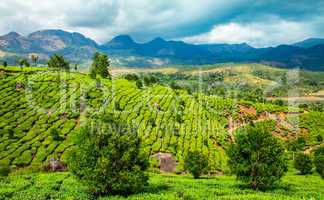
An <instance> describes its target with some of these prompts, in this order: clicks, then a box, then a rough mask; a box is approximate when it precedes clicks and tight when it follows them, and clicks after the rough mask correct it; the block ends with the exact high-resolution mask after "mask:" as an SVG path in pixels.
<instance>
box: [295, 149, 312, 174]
mask: <svg viewBox="0 0 324 200" xmlns="http://www.w3.org/2000/svg"><path fill="white" fill-rule="evenodd" d="M294 166H295V168H296V169H297V170H299V171H300V173H301V174H302V175H305V174H310V173H311V172H312V169H313V161H312V159H311V157H310V155H306V154H304V153H298V154H297V155H296V157H295V161H294Z"/></svg>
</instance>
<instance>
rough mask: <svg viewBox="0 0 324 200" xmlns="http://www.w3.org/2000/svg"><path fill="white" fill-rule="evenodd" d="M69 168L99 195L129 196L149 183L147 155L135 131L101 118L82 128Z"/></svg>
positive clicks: (110, 118) (70, 157) (109, 119)
mask: <svg viewBox="0 0 324 200" xmlns="http://www.w3.org/2000/svg"><path fill="white" fill-rule="evenodd" d="M75 144H76V146H75V148H74V150H73V151H72V153H71V154H70V156H69V159H68V166H69V169H70V170H71V171H72V173H73V174H74V175H76V176H77V177H78V178H79V179H80V180H81V181H82V182H84V183H86V184H87V185H89V187H90V188H91V190H92V191H93V192H94V193H96V194H121V195H128V194H131V193H135V192H138V191H140V190H141V189H142V188H143V186H144V185H145V184H147V180H148V177H147V176H146V175H145V174H144V170H146V169H147V167H148V161H147V159H146V158H147V156H144V154H143V152H141V149H140V139H139V138H138V137H137V134H136V130H135V129H133V128H131V127H129V126H126V125H125V124H122V123H120V122H117V121H116V120H114V119H113V118H112V117H111V116H110V115H100V116H99V117H98V118H97V119H94V120H93V121H92V123H89V124H87V125H86V126H85V127H83V128H82V130H81V131H80V133H79V134H78V135H77V136H76V141H75Z"/></svg>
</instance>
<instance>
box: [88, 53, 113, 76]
mask: <svg viewBox="0 0 324 200" xmlns="http://www.w3.org/2000/svg"><path fill="white" fill-rule="evenodd" d="M109 65H110V62H109V59H108V56H107V55H106V54H101V53H95V54H94V56H93V61H92V65H91V69H90V76H91V77H92V78H96V76H97V75H100V76H101V77H102V78H111V75H110V74H109V72H108V67H109Z"/></svg>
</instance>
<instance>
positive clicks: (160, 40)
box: [149, 37, 166, 43]
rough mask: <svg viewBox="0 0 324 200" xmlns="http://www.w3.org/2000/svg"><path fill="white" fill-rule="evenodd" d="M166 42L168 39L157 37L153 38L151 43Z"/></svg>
mask: <svg viewBox="0 0 324 200" xmlns="http://www.w3.org/2000/svg"><path fill="white" fill-rule="evenodd" d="M164 42H166V40H164V39H163V38H161V37H156V38H154V39H153V40H151V41H150V42H149V43H164Z"/></svg>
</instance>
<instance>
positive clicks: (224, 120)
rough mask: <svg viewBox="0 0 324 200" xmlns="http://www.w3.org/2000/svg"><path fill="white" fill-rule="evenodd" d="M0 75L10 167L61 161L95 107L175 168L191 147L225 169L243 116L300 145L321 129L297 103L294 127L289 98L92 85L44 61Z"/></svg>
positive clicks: (5, 158)
mask: <svg viewBox="0 0 324 200" xmlns="http://www.w3.org/2000/svg"><path fill="white" fill-rule="evenodd" d="M0 76H1V79H0V83H1V84H0V97H1V99H0V163H2V164H7V165H11V166H13V167H17V168H21V167H34V168H37V167H40V166H42V164H43V163H44V162H47V161H48V160H49V159H51V158H52V157H54V158H56V159H60V160H62V161H65V159H66V156H67V153H68V152H69V149H70V148H71V147H72V146H73V136H74V135H75V134H76V133H77V131H78V130H79V129H80V127H81V126H82V124H83V123H84V122H85V121H86V120H89V119H91V117H92V116H93V115H95V114H97V113H101V112H105V113H111V114H112V115H113V116H114V117H115V118H117V119H118V120H120V121H123V122H125V123H127V124H129V125H134V126H136V127H137V130H138V135H139V136H140V137H141V138H142V141H143V147H144V148H145V149H146V152H147V153H148V155H154V154H156V153H159V152H163V153H170V154H171V155H172V156H173V157H174V159H175V160H176V161H177V162H178V163H179V165H178V168H177V170H179V171H181V170H182V167H183V158H184V156H185V155H186V154H187V152H188V151H189V150H194V149H200V150H202V151H203V152H204V154H206V155H207V156H208V158H209V162H210V165H211V170H212V171H214V172H217V171H224V170H226V156H225V152H224V151H225V149H226V146H227V145H228V144H229V143H230V142H231V141H232V140H233V134H234V132H235V130H236V129H238V128H240V127H242V126H245V125H247V124H249V123H248V121H249V120H253V121H255V122H264V123H265V124H266V125H267V124H268V125H269V127H270V126H273V125H275V127H276V128H275V129H274V130H273V131H274V134H275V135H276V136H277V137H279V138H281V139H283V140H284V141H291V140H292V141H293V140H294V139H296V138H297V136H301V135H303V136H305V137H306V138H307V140H306V147H307V148H308V147H311V146H313V145H317V144H318V141H317V139H316V138H317V137H318V135H321V136H322V137H324V135H323V134H324V132H323V126H322V123H321V121H322V120H323V116H324V115H323V114H322V113H321V112H313V111H312V112H305V113H303V112H302V110H301V112H300V114H298V115H297V116H298V117H299V120H301V121H300V122H301V123H300V128H302V129H301V130H300V131H301V132H298V131H297V130H298V129H296V126H295V125H294V119H295V117H296V113H295V111H296V110H299V108H295V111H293V110H292V107H291V106H290V107H287V106H279V105H275V104H271V103H255V102H249V101H241V100H239V101H237V100H235V99H227V98H223V97H217V96H213V95H211V96H207V95H204V94H202V93H193V94H189V93H188V92H187V91H185V90H182V89H176V90H174V89H171V88H170V87H167V86H164V85H161V84H153V85H149V86H146V87H144V88H141V89H140V88H138V87H137V85H136V83H135V82H134V81H128V80H126V79H123V78H122V77H115V78H114V79H113V81H109V80H102V81H101V84H100V85H99V86H98V84H97V83H96V81H95V80H93V79H91V78H90V77H89V76H88V75H86V74H81V73H75V72H63V71H55V70H54V71H53V70H49V69H46V68H38V69H37V68H35V69H33V68H30V69H28V68H26V69H24V71H21V70H20V69H16V68H7V69H1V73H0ZM290 112H293V113H290ZM53 129H56V130H57V131H58V133H59V137H57V136H53V135H52V130H53ZM296 131H297V132H296ZM58 138H59V139H58ZM306 147H305V148H306Z"/></svg>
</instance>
